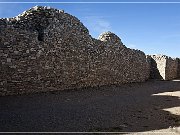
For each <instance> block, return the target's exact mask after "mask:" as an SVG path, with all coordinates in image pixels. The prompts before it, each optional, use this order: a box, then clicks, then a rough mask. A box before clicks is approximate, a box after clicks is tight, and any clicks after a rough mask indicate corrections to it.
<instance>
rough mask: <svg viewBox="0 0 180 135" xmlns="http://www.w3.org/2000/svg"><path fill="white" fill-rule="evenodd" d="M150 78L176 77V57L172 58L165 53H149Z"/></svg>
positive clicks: (169, 78) (166, 78)
mask: <svg viewBox="0 0 180 135" xmlns="http://www.w3.org/2000/svg"><path fill="white" fill-rule="evenodd" d="M148 58H149V59H150V66H151V68H150V69H151V72H150V78H151V79H162V80H171V79H175V78H177V77H178V59H172V58H171V57H168V56H165V55H149V56H148Z"/></svg>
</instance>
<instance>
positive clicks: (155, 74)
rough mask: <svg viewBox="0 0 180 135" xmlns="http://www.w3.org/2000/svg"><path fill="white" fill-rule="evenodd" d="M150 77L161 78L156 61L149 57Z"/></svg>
mask: <svg viewBox="0 0 180 135" xmlns="http://www.w3.org/2000/svg"><path fill="white" fill-rule="evenodd" d="M150 79H160V80H162V79H163V77H162V76H161V74H160V72H159V69H158V68H157V63H156V61H155V60H154V59H152V58H151V59H150Z"/></svg>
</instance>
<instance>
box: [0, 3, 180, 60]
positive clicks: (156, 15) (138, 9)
mask: <svg viewBox="0 0 180 135" xmlns="http://www.w3.org/2000/svg"><path fill="white" fill-rule="evenodd" d="M2 1H4V2H7V1H10V0H0V2H2ZM11 1H13V2H15V1H18V2H21V1H23V2H27V1H31V2H32V1H34V2H36V0H11ZM38 1H44V0H38ZM46 1H49V2H52V1H56V2H57V1H58V0H46ZM61 1H66V2H67V1H73V2H76V1H77V0H61ZM78 1H81V2H87V1H95V2H97V1H99V2H101V1H108V0H78ZM109 1H110V0H109ZM113 1H119V2H120V1H121V2H122V0H113ZM124 1H125V2H127V1H132V2H135V0H124ZM136 1H138V0H136ZM139 1H143V0H139ZM149 1H151V2H153V1H155V2H157V0H149ZM158 1H159V2H162V1H164V2H165V1H168V0H158ZM169 1H170V0H169ZM110 2H111V1H110ZM144 2H147V0H144ZM171 2H172V1H171ZM174 2H180V0H179V1H178V0H174ZM35 5H41V6H50V7H53V8H57V9H63V10H65V12H67V13H70V14H71V15H74V16H76V17H77V18H79V19H80V20H81V22H83V24H84V25H85V26H86V27H87V28H88V29H89V32H90V34H91V35H92V36H93V37H94V38H98V35H99V34H100V33H102V32H104V31H112V32H114V33H115V34H117V35H118V36H119V37H120V38H121V40H122V42H123V43H124V44H125V45H126V46H127V47H130V48H135V49H139V50H142V51H144V52H145V53H146V54H165V55H168V56H171V57H180V3H176V4H175V3H174V4H172V3H171V4H168V3H158V4H157V3H156V4H147V3H146V4H142V3H141V4H134V3H131V4H127V3H126V4H122V3H121V4H117V3H116V4H112V3H111V4H110V3H109V4H107V3H106V4H103V3H101V4H87V3H84V4H74V3H73V4H57V3H56V4H49V3H38V4H37V3H30V4H23V3H18V4H17V3H16V4H13V3H9V4H2V3H1V4H0V18H4V17H13V16H16V15H18V14H20V13H22V12H23V11H25V10H27V9H29V8H31V7H33V6H35Z"/></svg>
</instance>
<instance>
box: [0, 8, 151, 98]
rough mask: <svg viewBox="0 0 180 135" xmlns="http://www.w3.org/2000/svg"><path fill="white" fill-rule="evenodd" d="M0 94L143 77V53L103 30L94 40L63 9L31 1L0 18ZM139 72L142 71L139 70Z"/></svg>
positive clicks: (146, 74) (145, 70)
mask: <svg viewBox="0 0 180 135" xmlns="http://www.w3.org/2000/svg"><path fill="white" fill-rule="evenodd" d="M0 35H1V36H0V95H11V94H20V93H29V92H38V91H51V90H64V89H73V88H81V87H89V86H90V87H93V86H101V85H109V84H122V83H130V82H143V81H145V80H147V79H148V78H149V69H148V67H149V65H148V63H147V60H146V55H145V54H144V53H143V52H141V51H139V50H133V49H129V48H127V47H125V46H124V45H123V43H122V42H121V40H120V38H119V37H118V36H117V35H115V34H113V33H111V32H106V33H103V34H101V35H100V36H99V39H94V38H92V37H91V36H90V35H89V32H88V29H87V28H86V27H85V26H84V25H83V24H82V23H81V22H80V21H79V20H78V19H77V18H76V17H74V16H72V15H69V14H68V13H64V11H61V10H57V9H53V8H49V7H41V6H36V7H33V8H31V9H29V10H28V11H25V12H24V13H22V14H20V15H18V16H17V17H14V18H5V19H0ZM142 71H143V72H142Z"/></svg>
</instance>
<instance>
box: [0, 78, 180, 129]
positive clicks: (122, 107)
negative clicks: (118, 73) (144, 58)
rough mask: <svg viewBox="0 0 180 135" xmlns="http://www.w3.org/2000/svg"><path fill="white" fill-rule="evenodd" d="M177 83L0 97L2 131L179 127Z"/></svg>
mask: <svg viewBox="0 0 180 135" xmlns="http://www.w3.org/2000/svg"><path fill="white" fill-rule="evenodd" d="M177 91H180V82H178V81H177V82H175V81H154V80H151V81H148V82H145V83H132V84H125V85H122V86H116V85H112V86H102V87H96V88H84V89H79V90H69V91H59V92H49V93H39V94H32V95H19V96H6V97H0V108H1V110H0V123H1V124H0V131H1V132H3V131H4V132H7V131H12V132H14V131H19V132H20V131H21V132H23V131H25V132H30V131H34V132H35V131H37V132H43V131H46V132H48V131H49V132H78V131H79V132H80V131H82V132H85V131H86V132H92V131H94V132H99V131H100V132H141V131H151V130H160V129H167V128H169V127H170V126H172V127H173V126H180V114H172V113H170V112H168V111H165V110H163V109H167V108H173V107H179V105H180V99H179V97H178V95H177V96H176V95H174V96H171V94H172V93H170V94H169V95H153V94H158V93H164V92H177Z"/></svg>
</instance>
